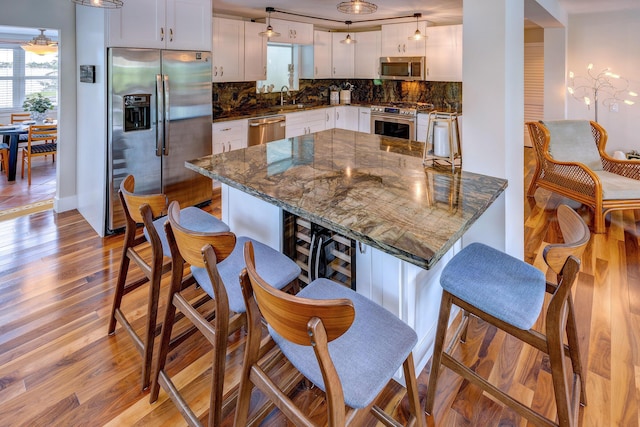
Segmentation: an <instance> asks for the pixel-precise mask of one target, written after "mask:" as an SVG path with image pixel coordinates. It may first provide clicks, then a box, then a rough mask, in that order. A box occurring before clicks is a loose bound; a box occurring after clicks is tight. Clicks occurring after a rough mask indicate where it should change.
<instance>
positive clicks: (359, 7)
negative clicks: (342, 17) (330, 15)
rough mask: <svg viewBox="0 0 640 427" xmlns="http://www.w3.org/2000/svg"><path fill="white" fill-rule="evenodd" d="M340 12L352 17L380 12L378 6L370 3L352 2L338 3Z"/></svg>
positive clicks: (357, 0) (355, 0)
mask: <svg viewBox="0 0 640 427" xmlns="http://www.w3.org/2000/svg"><path fill="white" fill-rule="evenodd" d="M338 10H339V11H340V12H342V13H350V14H352V15H366V14H369V13H373V12H375V11H376V10H378V6H376V5H375V4H373V3H369V2H368V1H362V0H351V1H343V2H342V3H338Z"/></svg>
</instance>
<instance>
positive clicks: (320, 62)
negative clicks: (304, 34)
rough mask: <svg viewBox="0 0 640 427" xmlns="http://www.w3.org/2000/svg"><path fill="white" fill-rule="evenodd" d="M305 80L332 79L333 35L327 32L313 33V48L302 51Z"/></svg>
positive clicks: (305, 47)
mask: <svg viewBox="0 0 640 427" xmlns="http://www.w3.org/2000/svg"><path fill="white" fill-rule="evenodd" d="M302 57H303V58H304V59H303V65H302V70H303V76H302V77H303V78H307V79H329V78H331V33H329V32H327V31H314V32H313V47H311V46H304V47H303V49H302Z"/></svg>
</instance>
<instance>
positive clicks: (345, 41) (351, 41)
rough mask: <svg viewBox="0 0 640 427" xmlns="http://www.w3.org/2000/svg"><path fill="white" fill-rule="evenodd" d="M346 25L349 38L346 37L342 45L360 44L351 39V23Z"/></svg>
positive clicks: (347, 22) (341, 41)
mask: <svg viewBox="0 0 640 427" xmlns="http://www.w3.org/2000/svg"><path fill="white" fill-rule="evenodd" d="M345 24H347V37H345V38H344V39H342V40H340V43H343V44H355V43H358V41H357V40H354V39H352V38H351V34H349V26H350V25H351V21H345Z"/></svg>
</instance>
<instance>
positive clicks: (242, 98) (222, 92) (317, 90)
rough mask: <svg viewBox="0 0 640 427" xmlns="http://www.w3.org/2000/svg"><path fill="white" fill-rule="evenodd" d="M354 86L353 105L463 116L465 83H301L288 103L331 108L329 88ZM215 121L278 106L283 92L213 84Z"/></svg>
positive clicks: (249, 85)
mask: <svg viewBox="0 0 640 427" xmlns="http://www.w3.org/2000/svg"><path fill="white" fill-rule="evenodd" d="M347 82H348V83H351V85H352V92H351V102H352V103H353V104H376V103H383V102H398V101H406V102H424V103H431V104H433V105H434V107H435V108H436V109H438V110H446V111H457V112H460V113H461V112H462V83H461V82H422V81H421V82H405V81H394V80H364V79H349V80H344V79H318V80H304V79H301V80H300V82H299V86H300V88H299V90H297V91H291V94H290V96H289V98H288V102H289V103H291V101H292V99H293V98H295V100H296V102H298V103H303V104H327V105H328V104H329V88H330V87H331V86H337V87H343V86H344V85H346V83H347ZM212 87H213V117H214V119H216V118H229V117H233V116H241V115H245V114H250V113H251V111H252V110H255V109H259V108H266V107H270V106H274V105H277V104H278V103H279V102H280V92H274V93H256V83H255V82H232V83H213V84H212Z"/></svg>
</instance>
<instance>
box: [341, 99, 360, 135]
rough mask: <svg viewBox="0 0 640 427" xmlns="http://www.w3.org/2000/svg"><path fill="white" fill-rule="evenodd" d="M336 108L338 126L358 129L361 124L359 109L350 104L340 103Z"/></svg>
mask: <svg viewBox="0 0 640 427" xmlns="http://www.w3.org/2000/svg"><path fill="white" fill-rule="evenodd" d="M335 110H336V122H335V123H336V126H335V127H336V128H338V129H346V130H353V131H356V132H357V131H358V129H359V127H360V125H359V117H358V115H359V109H358V107H352V106H350V105H340V106H338V107H335Z"/></svg>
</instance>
